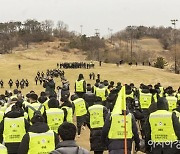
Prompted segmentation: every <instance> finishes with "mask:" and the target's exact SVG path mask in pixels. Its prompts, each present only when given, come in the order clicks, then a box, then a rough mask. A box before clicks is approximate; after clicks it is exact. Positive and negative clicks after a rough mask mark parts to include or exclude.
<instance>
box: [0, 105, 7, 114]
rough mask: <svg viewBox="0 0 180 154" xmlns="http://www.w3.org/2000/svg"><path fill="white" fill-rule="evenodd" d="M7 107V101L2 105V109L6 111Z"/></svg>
mask: <svg viewBox="0 0 180 154" xmlns="http://www.w3.org/2000/svg"><path fill="white" fill-rule="evenodd" d="M6 109H7V103H5V104H4V106H1V107H0V111H3V112H5V111H6Z"/></svg>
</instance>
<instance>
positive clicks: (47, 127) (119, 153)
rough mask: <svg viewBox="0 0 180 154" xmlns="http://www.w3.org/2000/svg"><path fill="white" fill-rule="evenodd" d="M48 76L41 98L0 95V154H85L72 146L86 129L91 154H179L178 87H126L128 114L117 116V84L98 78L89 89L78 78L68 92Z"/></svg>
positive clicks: (65, 82)
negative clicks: (137, 153) (143, 153)
mask: <svg viewBox="0 0 180 154" xmlns="http://www.w3.org/2000/svg"><path fill="white" fill-rule="evenodd" d="M38 74H39V73H38ZM51 75H52V74H51V73H50V75H48V76H47V77H46V80H45V81H44V82H43V87H44V88H45V90H43V91H42V92H41V93H40V95H39V96H38V95H37V94H36V93H35V92H34V91H33V90H32V91H30V92H29V93H28V94H26V95H24V96H23V94H22V93H21V91H19V90H17V89H15V90H14V91H13V93H9V92H8V91H6V93H5V94H1V95H0V105H1V106H0V121H1V123H0V143H1V144H0V147H2V148H0V153H2V152H1V150H3V151H4V153H7V151H8V153H10V154H12V153H13V154H15V153H18V154H27V153H30V154H31V153H32V154H36V153H37V154H39V153H52V154H77V153H78V154H79V153H81V154H88V153H89V151H88V150H86V149H84V148H82V147H79V146H78V145H77V143H76V141H75V138H76V137H77V138H81V137H82V136H81V131H82V130H83V129H87V128H88V129H90V136H89V138H90V140H89V141H90V150H91V151H93V152H94V154H103V153H104V151H106V150H108V151H109V153H110V154H124V153H125V152H126V153H127V154H130V153H131V151H133V153H135V151H136V152H137V151H139V150H141V151H143V152H145V153H149V154H150V153H152V154H166V153H167V154H178V153H180V143H179V139H180V122H179V117H180V88H179V89H178V90H177V91H176V90H174V89H173V87H171V86H168V87H162V85H161V84H160V83H157V84H155V85H154V86H153V85H145V84H143V83H142V84H140V86H139V87H136V86H135V85H134V84H133V83H130V84H126V85H125V96H126V110H125V109H124V110H122V113H118V114H117V113H115V112H114V110H115V107H116V104H117V102H118V101H120V97H119V93H120V92H121V90H122V85H121V82H117V83H116V84H115V82H114V81H108V80H104V81H101V80H100V78H98V79H96V81H95V83H94V85H91V84H89V83H87V82H86V80H85V79H84V76H83V74H79V76H78V78H77V80H76V81H75V84H74V89H70V83H69V81H68V80H67V79H66V78H65V76H64V75H63V77H62V78H61V81H62V85H60V86H58V88H57V90H58V91H56V86H55V82H54V80H53V77H52V76H51ZM37 76H38V75H37ZM39 76H40V75H39ZM70 91H71V92H72V91H74V93H70ZM116 110H117V109H116ZM74 117H76V120H74ZM125 117H126V118H125ZM124 118H125V119H124ZM125 128H126V129H125ZM139 131H140V134H139ZM125 138H126V139H125ZM87 142H88V141H87ZM133 142H134V143H135V148H133V146H132V143H133ZM3 143H4V145H3ZM125 143H126V144H125Z"/></svg>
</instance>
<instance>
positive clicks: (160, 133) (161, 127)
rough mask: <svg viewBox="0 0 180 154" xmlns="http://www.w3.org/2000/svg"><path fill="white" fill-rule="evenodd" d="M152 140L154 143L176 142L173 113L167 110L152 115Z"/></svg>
mask: <svg viewBox="0 0 180 154" xmlns="http://www.w3.org/2000/svg"><path fill="white" fill-rule="evenodd" d="M149 122H150V126H151V140H152V141H153V142H168V141H169V142H174V141H176V140H177V136H176V135H175V132H174V128H173V123H172V113H171V112H169V111H166V110H158V111H155V112H153V113H151V114H150V117H149Z"/></svg>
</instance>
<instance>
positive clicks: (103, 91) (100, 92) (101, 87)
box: [95, 82, 108, 101]
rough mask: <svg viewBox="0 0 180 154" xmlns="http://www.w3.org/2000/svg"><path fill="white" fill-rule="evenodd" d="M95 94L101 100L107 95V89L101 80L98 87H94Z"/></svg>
mask: <svg viewBox="0 0 180 154" xmlns="http://www.w3.org/2000/svg"><path fill="white" fill-rule="evenodd" d="M95 95H96V96H99V97H101V98H102V101H105V100H106V97H107V96H108V92H107V89H106V88H105V87H104V84H103V83H102V82H100V84H99V87H98V88H96V92H95Z"/></svg>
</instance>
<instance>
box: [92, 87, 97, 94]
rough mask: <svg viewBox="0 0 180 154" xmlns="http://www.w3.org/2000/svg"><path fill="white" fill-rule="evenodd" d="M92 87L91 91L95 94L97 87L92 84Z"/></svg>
mask: <svg viewBox="0 0 180 154" xmlns="http://www.w3.org/2000/svg"><path fill="white" fill-rule="evenodd" d="M93 87H94V91H93V93H94V94H95V93H96V89H97V88H98V87H96V86H93Z"/></svg>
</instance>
